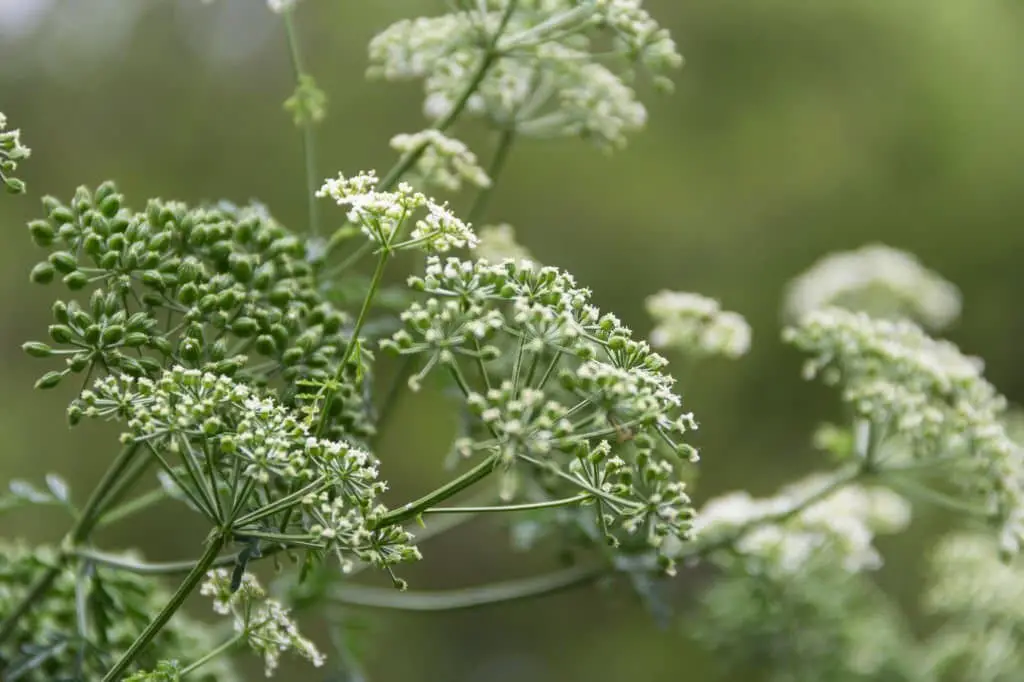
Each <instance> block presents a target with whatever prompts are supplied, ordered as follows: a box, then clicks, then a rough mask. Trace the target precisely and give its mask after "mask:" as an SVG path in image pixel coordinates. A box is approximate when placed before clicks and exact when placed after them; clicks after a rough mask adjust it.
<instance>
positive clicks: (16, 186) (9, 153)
mask: <svg viewBox="0 0 1024 682" xmlns="http://www.w3.org/2000/svg"><path fill="white" fill-rule="evenodd" d="M31 153H32V150H31V149H29V148H28V147H26V146H25V145H23V144H22V143H21V131H20V130H17V129H15V130H7V117H6V116H4V114H3V112H0V183H3V185H4V187H5V188H6V189H7V191H8V192H10V193H11V194H23V193H24V192H25V182H24V181H23V180H21V179H19V178H16V177H14V172H15V171H16V170H18V162H19V161H22V160H24V159H27V158H28V157H29V155H30V154H31Z"/></svg>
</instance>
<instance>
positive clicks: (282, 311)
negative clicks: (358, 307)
mask: <svg viewBox="0 0 1024 682" xmlns="http://www.w3.org/2000/svg"><path fill="white" fill-rule="evenodd" d="M43 204H44V206H45V208H46V211H47V216H46V218H45V219H41V220H34V221H32V222H31V223H30V224H29V231H30V233H31V235H32V238H33V240H34V241H35V242H36V243H37V244H38V245H39V246H42V247H44V248H48V249H50V250H51V253H50V256H49V257H48V258H47V260H46V261H44V262H42V263H39V264H38V265H37V266H36V267H35V268H34V269H33V271H32V279H33V280H34V281H36V282H39V283H47V282H50V281H52V280H54V279H55V278H57V277H58V276H59V277H61V279H62V281H63V283H64V284H65V285H66V286H67V287H68V288H69V289H71V290H72V291H80V290H86V289H89V290H91V292H92V293H91V295H90V297H89V304H88V306H81V305H79V304H78V303H76V302H75V301H67V302H64V301H58V302H57V303H56V304H55V305H54V317H55V318H56V324H54V325H53V326H51V327H50V336H51V338H52V339H53V341H55V342H56V343H57V344H59V346H60V347H59V348H51V347H49V346H47V345H45V344H42V343H38V342H33V343H29V344H26V346H25V350H26V352H28V353H29V354H31V355H34V356H37V357H47V356H51V355H63V356H66V357H65V362H66V365H67V367H66V368H65V369H64V370H61V371H53V372H49V373H48V374H46V375H44V376H43V378H42V379H40V381H39V384H38V385H39V386H40V387H44V388H49V387H52V386H56V385H57V384H58V383H60V381H61V379H62V378H64V377H65V376H67V375H68V374H70V373H81V372H85V373H90V372H95V371H97V370H102V371H105V372H116V373H125V374H129V375H132V376H148V377H150V378H153V377H156V376H157V375H158V374H159V372H160V371H161V370H162V369H164V368H165V367H167V366H169V365H171V364H182V365H185V366H189V367H199V368H203V369H207V370H210V371H213V372H216V373H218V374H224V375H230V376H237V377H239V379H241V380H245V381H248V382H251V383H253V384H257V385H262V384H267V383H268V382H269V381H270V380H271V378H272V377H280V379H281V380H283V382H284V386H283V393H282V396H283V398H284V400H285V401H286V402H288V403H296V402H301V401H302V399H300V398H299V397H298V396H299V394H300V391H299V390H298V388H297V384H298V383H299V382H301V381H313V382H317V381H319V382H322V381H326V380H328V379H332V378H333V377H334V376H335V370H336V368H337V363H338V361H339V358H340V356H341V354H342V352H343V350H344V347H345V344H346V343H347V341H348V338H347V333H346V324H347V323H348V316H347V315H346V314H345V313H343V312H342V311H341V310H339V309H337V308H336V307H335V306H334V305H333V304H332V303H331V302H330V301H329V300H327V299H326V297H325V295H324V293H323V291H322V289H321V287H320V286H319V284H318V280H317V272H316V269H315V266H314V265H312V264H311V263H309V262H308V261H307V260H306V244H305V243H304V241H303V240H302V239H300V238H299V237H296V236H295V235H293V234H291V233H290V232H289V231H288V230H286V229H285V228H284V227H283V226H281V225H280V224H279V223H277V222H276V221H275V220H274V219H273V218H272V217H271V216H270V215H269V214H268V213H267V212H266V211H265V210H264V209H263V208H262V207H260V206H250V207H245V208H239V207H236V206H233V205H231V204H228V203H222V204H220V205H218V206H216V207H212V208H211V207H204V208H196V209H190V208H189V207H187V206H186V205H184V204H182V203H180V202H173V201H170V202H168V201H162V200H153V201H150V202H149V204H148V205H147V207H146V209H145V210H144V211H141V212H134V211H132V210H130V209H129V208H127V207H126V206H125V205H124V199H123V197H122V196H121V195H120V194H119V193H118V192H117V189H116V187H115V186H114V185H113V183H109V182H108V183H104V184H102V185H100V186H99V187H98V188H97V189H96V190H95V191H94V192H93V191H90V190H89V189H87V188H84V187H82V188H79V189H78V191H77V192H76V193H75V196H74V198H73V199H72V200H71V202H69V203H67V204H64V203H62V202H60V201H58V200H57V199H54V198H52V197H47V198H45V199H44V201H43ZM371 359H372V356H369V355H366V354H361V355H360V356H359V357H357V358H354V359H353V361H352V362H351V363H350V364H351V366H350V367H349V368H347V369H346V371H345V372H343V373H342V375H341V379H342V381H341V384H342V385H341V387H340V388H339V391H338V395H339V399H337V400H335V401H333V403H332V408H333V409H332V414H331V415H329V422H328V426H329V427H330V429H329V431H328V433H329V434H330V435H333V436H340V435H342V434H351V435H355V436H358V437H365V436H367V435H369V434H370V433H372V430H373V427H372V424H371V423H370V420H369V417H368V414H367V406H366V403H365V401H364V400H363V385H362V383H361V382H357V381H356V380H355V377H357V376H358V377H363V378H366V377H368V376H369V375H370V368H369V366H368V364H367V363H369V362H370V360H371Z"/></svg>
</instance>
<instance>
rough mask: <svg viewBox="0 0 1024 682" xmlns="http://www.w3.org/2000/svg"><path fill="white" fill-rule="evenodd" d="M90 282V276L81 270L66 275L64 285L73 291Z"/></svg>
mask: <svg viewBox="0 0 1024 682" xmlns="http://www.w3.org/2000/svg"><path fill="white" fill-rule="evenodd" d="M88 283H89V278H88V277H87V276H86V274H85V273H84V272H82V271H81V270H76V271H75V272H72V273H69V274H67V275H65V276H64V285H65V286H66V287H67V288H68V289H71V291H78V290H79V289H82V288H84V287H85V285H86V284H88Z"/></svg>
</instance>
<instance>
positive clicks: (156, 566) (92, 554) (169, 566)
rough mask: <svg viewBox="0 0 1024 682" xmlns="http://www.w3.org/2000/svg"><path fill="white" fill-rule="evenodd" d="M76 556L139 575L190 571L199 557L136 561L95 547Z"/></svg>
mask: <svg viewBox="0 0 1024 682" xmlns="http://www.w3.org/2000/svg"><path fill="white" fill-rule="evenodd" d="M284 550H285V547H284V546H283V545H274V546H272V547H268V548H264V549H262V550H261V552H260V556H259V558H260V559H266V558H268V557H270V556H273V555H274V554H277V553H278V552H283V551H284ZM239 554H240V552H233V553H231V554H225V555H222V556H219V557H217V558H216V559H215V560H214V562H213V563H212V564H210V568H226V567H228V566H234V565H235V564H237V563H238V556H239ZM75 556H77V557H79V558H82V559H86V560H88V561H91V562H93V563H94V564H97V565H99V566H106V567H107V568H113V569H116V570H119V571H127V572H129V573H137V574H139V575H181V574H183V573H188V572H189V571H191V570H192V567H193V566H195V565H196V562H197V561H198V559H189V560H188V561H164V562H155V563H150V562H146V561H136V560H134V559H130V558H127V557H123V556H119V555H116V554H107V553H106V552H101V551H99V550H95V549H79V550H76V551H75ZM254 561H257V559H256V558H255V557H253V558H250V559H249V563H252V562H254Z"/></svg>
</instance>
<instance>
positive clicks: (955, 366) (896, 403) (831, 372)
mask: <svg viewBox="0 0 1024 682" xmlns="http://www.w3.org/2000/svg"><path fill="white" fill-rule="evenodd" d="M785 336H786V339H787V340H788V341H789V342H790V343H792V344H793V345H795V346H796V347H797V348H799V349H801V350H803V351H804V352H806V353H808V354H810V356H811V358H810V359H809V360H808V361H807V363H806V365H805V369H804V373H805V376H807V378H813V377H816V376H820V377H821V378H822V380H823V381H824V382H825V383H826V384H829V385H834V386H839V387H840V388H841V390H842V398H843V401H844V402H845V403H846V404H847V405H848V406H849V407H850V409H851V410H852V411H853V413H854V415H855V416H856V417H858V418H861V419H863V420H865V421H866V422H867V424H869V425H870V429H872V430H873V431H874V435H873V438H874V439H876V440H877V441H878V442H883V443H884V442H886V441H888V442H892V443H894V444H897V445H899V446H900V447H899V448H890V449H889V450H890V452H897V453H898V452H903V453H905V454H904V456H903V457H904V458H906V457H910V458H913V459H915V460H917V461H931V462H934V463H936V465H937V467H939V469H940V470H944V471H945V472H947V473H948V474H949V478H950V479H952V480H953V482H954V483H955V484H957V485H959V486H961V487H962V488H963V489H964V490H965V492H966V493H968V494H971V495H979V496H981V498H982V503H983V505H984V509H985V512H986V513H987V514H988V515H989V517H990V520H992V521H993V522H994V523H996V524H997V525H998V526H1000V528H1001V541H1002V544H1003V547H1004V549H1005V550H1006V551H1007V552H1010V553H1016V552H1017V551H1019V549H1020V540H1021V537H1022V534H1024V523H1022V522H1024V453H1022V451H1021V449H1020V448H1019V447H1018V446H1017V445H1016V444H1015V443H1014V442H1013V441H1012V440H1011V439H1010V437H1009V436H1008V435H1007V432H1006V429H1005V426H1004V424H1003V422H1002V415H1003V412H1004V410H1005V403H1006V401H1005V399H1004V398H1003V397H1002V396H1001V395H1000V394H999V393H998V392H997V391H996V389H995V388H994V387H993V386H992V384H990V383H989V382H988V381H986V380H985V378H984V377H983V376H982V365H981V362H980V361H978V360H977V359H975V358H970V357H966V356H964V355H963V354H962V353H961V352H960V350H959V349H958V348H957V347H956V346H954V345H953V344H951V343H948V342H945V341H937V340H935V339H932V338H931V337H929V336H928V335H927V334H925V333H924V332H923V331H922V330H921V329H920V328H919V327H917V326H916V325H914V324H913V323H911V322H907V321H891V320H877V319H872V318H870V317H868V316H867V315H866V314H864V313H853V312H850V311H847V310H841V309H838V308H827V309H822V310H818V311H814V312H812V313H809V314H808V315H806V316H805V317H804V319H803V322H802V323H801V325H800V326H798V327H794V328H790V329H788V330H786V332H785ZM897 456H898V455H897ZM890 459H891V458H890ZM890 464H893V463H892V462H890ZM885 465H886V462H881V463H879V465H878V466H880V467H881V468H883V469H884V467H885Z"/></svg>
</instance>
